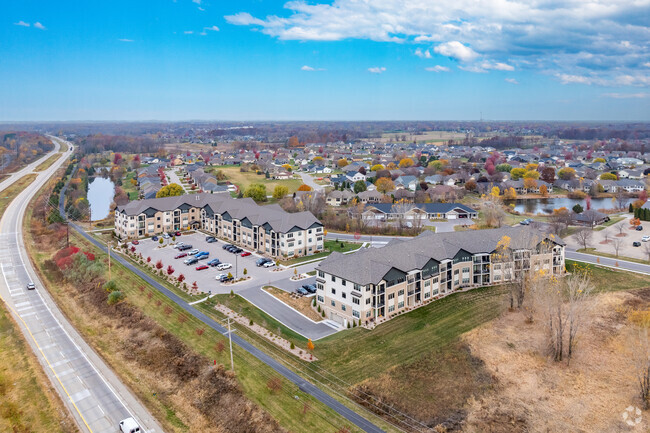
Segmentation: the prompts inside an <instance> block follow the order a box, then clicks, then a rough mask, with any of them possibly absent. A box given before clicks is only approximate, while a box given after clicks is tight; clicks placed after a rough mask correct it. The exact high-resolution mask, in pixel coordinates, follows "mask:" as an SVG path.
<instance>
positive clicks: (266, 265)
mask: <svg viewBox="0 0 650 433" xmlns="http://www.w3.org/2000/svg"><path fill="white" fill-rule="evenodd" d="M262 266H264V267H265V268H272V267H273V266H275V262H273V261H270V262H266V263H264V264H263V265H262Z"/></svg>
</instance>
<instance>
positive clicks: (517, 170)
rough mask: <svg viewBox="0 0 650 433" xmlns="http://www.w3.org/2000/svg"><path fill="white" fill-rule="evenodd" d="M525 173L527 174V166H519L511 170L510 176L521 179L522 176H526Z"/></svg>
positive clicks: (513, 178)
mask: <svg viewBox="0 0 650 433" xmlns="http://www.w3.org/2000/svg"><path fill="white" fill-rule="evenodd" d="M525 174H526V169H525V168H519V167H517V168H513V169H512V170H510V178H511V179H512V180H519V179H521V178H522V177H524V175H525Z"/></svg>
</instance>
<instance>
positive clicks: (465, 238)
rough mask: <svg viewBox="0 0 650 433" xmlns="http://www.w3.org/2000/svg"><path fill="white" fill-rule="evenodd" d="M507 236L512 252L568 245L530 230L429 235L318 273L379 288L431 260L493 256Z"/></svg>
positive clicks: (340, 260)
mask: <svg viewBox="0 0 650 433" xmlns="http://www.w3.org/2000/svg"><path fill="white" fill-rule="evenodd" d="M504 236H508V237H510V247H511V248H512V249H523V248H533V247H535V246H536V245H537V244H538V243H539V242H541V241H543V240H545V239H550V240H551V241H553V242H555V243H556V244H559V245H564V241H563V240H562V239H560V238H559V237H557V236H555V237H551V236H552V235H547V234H545V233H543V232H540V231H538V230H536V229H534V228H532V227H527V226H518V227H502V228H500V229H491V230H479V231H476V230H468V231H464V232H451V233H435V234H434V233H433V232H431V231H425V232H423V233H422V234H420V235H419V236H417V237H415V238H412V239H397V238H396V239H393V240H391V241H390V242H389V243H388V244H387V245H385V246H384V247H382V248H363V249H361V250H359V251H358V252H356V253H353V254H346V255H343V254H340V253H332V254H331V255H330V256H328V257H327V258H326V259H325V260H323V261H322V262H321V263H320V264H319V265H318V267H317V269H318V270H321V271H323V272H326V273H328V274H332V275H335V276H338V277H340V278H343V279H346V280H349V281H352V282H354V283H357V284H361V285H366V284H377V283H379V282H380V281H381V280H382V279H383V277H384V276H385V275H386V273H387V272H388V271H389V270H390V269H391V268H395V269H398V270H400V271H402V272H410V271H412V270H416V269H422V268H423V267H424V265H425V264H426V263H427V262H428V261H429V260H430V259H434V260H436V261H438V262H441V261H443V260H451V259H453V258H454V257H455V256H456V254H457V253H458V252H459V251H460V250H461V249H462V250H464V251H467V252H468V253H471V254H479V253H485V254H489V253H492V252H493V251H494V250H495V249H496V247H497V244H498V242H499V241H500V240H501V239H502V238H503V237H504Z"/></svg>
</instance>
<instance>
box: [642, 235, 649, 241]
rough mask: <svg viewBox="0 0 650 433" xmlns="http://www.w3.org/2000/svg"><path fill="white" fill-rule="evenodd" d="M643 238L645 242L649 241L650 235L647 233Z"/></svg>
mask: <svg viewBox="0 0 650 433" xmlns="http://www.w3.org/2000/svg"><path fill="white" fill-rule="evenodd" d="M641 240H642V241H643V242H648V241H650V236H648V235H645V236H644V237H642V238H641Z"/></svg>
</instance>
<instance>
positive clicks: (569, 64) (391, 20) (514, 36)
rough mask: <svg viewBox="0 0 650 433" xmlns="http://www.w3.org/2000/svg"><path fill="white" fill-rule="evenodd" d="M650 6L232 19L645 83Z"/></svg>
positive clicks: (624, 0)
mask: <svg viewBox="0 0 650 433" xmlns="http://www.w3.org/2000/svg"><path fill="white" fill-rule="evenodd" d="M649 14H650V1H649V0H633V1H631V0H608V1H602V0H570V1H564V2H558V1H557V0H538V1H530V0H436V1H431V0H408V1H405V0H290V1H287V2H286V3H285V4H284V12H282V11H279V13H278V14H276V15H273V14H270V15H268V16H266V17H263V18H258V17H254V16H252V15H251V14H249V13H247V12H244V11H242V12H240V13H237V14H234V15H229V16H226V20H227V22H228V23H230V24H234V25H245V26H255V27H257V29H258V30H259V31H261V32H262V33H264V34H267V35H269V36H272V37H276V38H278V39H281V40H299V41H340V40H345V39H366V40H373V41H384V42H385V41H388V42H391V41H392V42H400V43H403V42H407V43H413V44H426V46H422V47H417V46H416V47H414V49H409V51H411V52H413V51H416V52H417V53H421V55H422V56H426V52H427V50H428V51H429V53H430V54H431V55H432V57H435V54H436V53H437V54H439V55H442V56H447V57H451V58H454V59H456V60H458V61H460V62H461V63H463V64H462V65H461V66H462V67H463V68H464V69H465V70H473V71H475V72H485V71H491V70H497V71H512V70H513V69H512V68H514V66H517V68H518V69H526V70H532V71H539V72H541V73H544V74H548V75H550V76H554V77H557V78H558V79H559V80H560V81H561V82H565V83H568V84H573V83H576V84H577V83H584V82H585V81H587V82H589V83H590V84H595V85H602V83H621V84H619V85H634V86H645V85H649V84H644V83H647V79H645V80H644V78H643V77H642V76H640V75H641V74H639V72H640V71H639V69H640V68H647V67H650V66H648V65H650V44H648V40H650V25H649V24H648V20H644V19H643V18H642V17H647V16H649ZM432 46H433V47H434V48H431V47H432ZM418 48H419V51H417V49H418ZM416 55H418V54H416ZM483 61H485V62H489V63H488V67H485V66H484V65H482V64H481V63H482V62H483ZM474 62H479V63H477V64H474ZM513 65H514V66H513ZM641 65H643V66H641ZM579 77H586V79H581V78H579ZM630 77H631V78H630ZM626 82H628V83H633V84H623V83H626Z"/></svg>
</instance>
